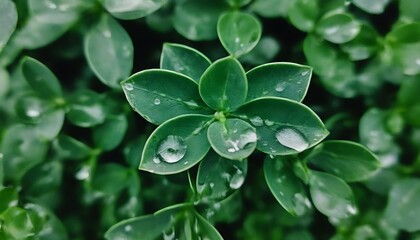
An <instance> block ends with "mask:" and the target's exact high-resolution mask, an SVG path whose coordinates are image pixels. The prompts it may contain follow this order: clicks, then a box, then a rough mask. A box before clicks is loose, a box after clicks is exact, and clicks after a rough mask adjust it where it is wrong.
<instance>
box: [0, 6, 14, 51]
mask: <svg viewBox="0 0 420 240" xmlns="http://www.w3.org/2000/svg"><path fill="white" fill-rule="evenodd" d="M17 20H18V15H17V11H16V6H15V4H14V3H13V2H12V1H10V0H5V1H2V2H0V52H1V51H2V49H3V47H4V46H5V45H6V43H7V41H9V38H10V36H11V35H12V33H13V32H14V31H15V28H16V24H17Z"/></svg>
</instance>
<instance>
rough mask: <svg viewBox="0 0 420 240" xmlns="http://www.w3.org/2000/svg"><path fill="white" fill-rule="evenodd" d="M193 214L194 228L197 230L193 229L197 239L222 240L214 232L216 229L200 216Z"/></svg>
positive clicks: (217, 233) (216, 232) (218, 234)
mask: <svg viewBox="0 0 420 240" xmlns="http://www.w3.org/2000/svg"><path fill="white" fill-rule="evenodd" d="M194 213H195V224H196V225H194V227H195V226H197V229H195V228H194V231H195V235H197V237H199V238H198V239H212V240H213V239H214V240H223V237H222V236H221V235H220V233H219V232H218V231H217V230H216V228H215V227H214V226H213V225H212V224H211V223H209V222H208V221H207V220H206V219H205V218H203V217H202V216H201V215H200V214H198V213H197V212H196V211H194Z"/></svg>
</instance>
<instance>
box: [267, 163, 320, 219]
mask: <svg viewBox="0 0 420 240" xmlns="http://www.w3.org/2000/svg"><path fill="white" fill-rule="evenodd" d="M296 160H297V159H295V158H293V157H286V156H277V157H275V158H273V159H272V158H269V157H266V158H265V160H264V176H265V180H266V182H267V185H268V187H269V188H270V191H271V193H272V194H273V195H274V197H275V198H276V199H277V201H278V202H279V203H280V204H281V205H282V207H283V208H284V209H285V210H286V211H288V212H289V213H290V214H292V215H295V216H302V215H305V214H307V213H309V212H310V211H311V208H312V204H311V202H310V200H309V199H308V196H307V193H306V189H305V187H304V185H303V183H302V182H301V180H300V179H299V178H298V177H297V176H296V175H295V174H294V173H293V161H296Z"/></svg>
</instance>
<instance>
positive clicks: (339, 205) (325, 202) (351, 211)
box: [309, 171, 357, 219]
mask: <svg viewBox="0 0 420 240" xmlns="http://www.w3.org/2000/svg"><path fill="white" fill-rule="evenodd" d="M309 187H310V188H309V189H310V193H311V198H312V202H313V203H314V205H315V207H316V208H317V209H318V211H320V212H321V213H323V214H324V215H327V216H328V217H330V218H338V219H343V218H348V217H351V216H353V215H355V214H357V208H356V204H355V201H354V196H353V192H352V190H351V188H350V187H349V185H347V183H346V182H344V181H343V180H342V179H341V178H338V177H336V176H334V175H331V174H328V173H323V172H318V171H311V174H310V180H309Z"/></svg>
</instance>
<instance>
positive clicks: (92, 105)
mask: <svg viewBox="0 0 420 240" xmlns="http://www.w3.org/2000/svg"><path fill="white" fill-rule="evenodd" d="M101 101H102V99H101V96H100V95H99V94H98V93H96V92H94V91H91V90H89V89H80V90H79V91H77V92H75V93H74V94H73V96H72V97H71V99H70V108H69V111H68V113H67V118H68V120H69V121H70V122H71V123H73V124H74V125H76V126H79V127H92V126H95V125H99V124H101V123H103V122H104V121H105V117H106V115H105V114H106V113H105V109H104V106H103V105H102V104H101Z"/></svg>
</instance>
